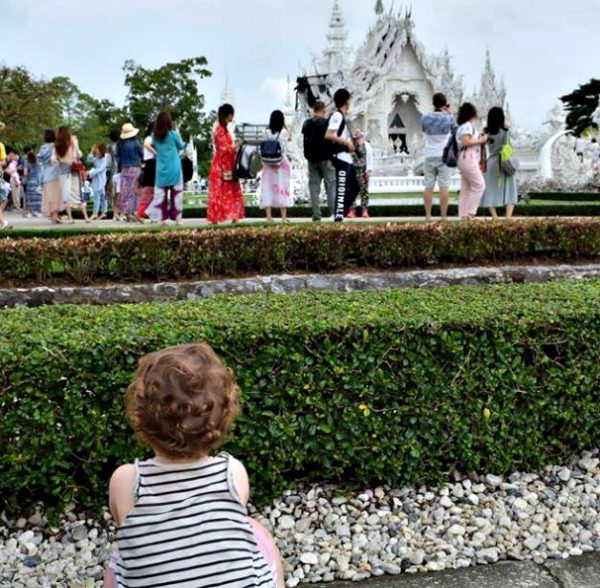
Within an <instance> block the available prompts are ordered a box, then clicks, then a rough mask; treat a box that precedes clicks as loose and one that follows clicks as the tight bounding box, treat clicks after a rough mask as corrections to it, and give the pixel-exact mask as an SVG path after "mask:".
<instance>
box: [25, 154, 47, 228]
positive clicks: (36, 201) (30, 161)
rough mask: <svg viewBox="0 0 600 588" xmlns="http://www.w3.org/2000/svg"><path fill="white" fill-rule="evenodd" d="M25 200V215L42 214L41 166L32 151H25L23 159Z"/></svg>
mask: <svg viewBox="0 0 600 588" xmlns="http://www.w3.org/2000/svg"><path fill="white" fill-rule="evenodd" d="M23 182H24V184H25V201H26V203H27V216H28V217H31V216H35V217H36V218H40V217H41V216H42V166H41V165H40V164H39V163H38V160H37V157H36V155H35V153H34V152H33V151H29V152H28V153H27V159H26V161H25V175H24V179H23Z"/></svg>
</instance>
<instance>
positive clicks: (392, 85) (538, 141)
mask: <svg viewBox="0 0 600 588" xmlns="http://www.w3.org/2000/svg"><path fill="white" fill-rule="evenodd" d="M388 3H389V0H388V1H387V2H386V1H385V0H376V3H375V14H374V21H373V23H372V25H371V27H370V29H369V31H368V32H367V36H366V38H365V40H364V42H363V43H362V45H361V46H360V47H359V48H358V50H357V51H356V52H353V51H352V49H351V48H350V47H349V44H348V31H347V29H346V23H345V20H344V14H343V11H342V8H341V4H340V0H333V10H332V14H331V19H330V21H329V29H328V32H327V41H326V45H325V48H324V50H323V51H322V53H321V54H320V55H318V56H315V57H314V58H313V63H312V67H311V68H310V69H309V70H306V71H304V72H303V74H302V75H301V76H300V77H299V78H298V80H297V84H298V85H297V88H296V91H297V96H298V100H297V102H296V105H295V106H294V105H293V104H292V101H291V97H290V96H289V95H288V99H287V104H286V105H285V108H284V110H285V114H286V117H287V119H288V123H289V124H290V126H291V128H292V130H293V132H292V134H293V136H294V139H295V141H294V144H293V146H292V148H291V150H290V155H291V157H292V160H293V161H292V162H293V178H294V180H295V181H294V191H295V194H296V197H297V198H298V199H301V200H302V199H305V198H306V182H305V161H304V158H303V157H302V145H301V143H302V134H301V128H302V124H303V122H304V120H306V118H307V117H309V116H310V115H311V110H312V105H313V104H314V102H315V101H316V100H321V101H323V102H324V103H325V104H326V105H327V106H328V107H329V109H330V110H333V94H334V93H335V91H336V90H337V89H339V88H342V87H345V88H347V89H348V90H349V91H350V92H351V94H352V109H351V112H350V114H349V118H350V119H351V122H352V125H353V126H354V127H356V128H361V129H362V130H363V131H364V132H365V134H366V137H367V139H368V140H369V141H370V142H371V144H372V145H373V147H374V149H375V153H376V158H375V161H376V164H375V170H374V171H375V174H374V175H375V177H374V178H372V181H371V190H372V192H374V193H377V192H418V191H422V189H423V177H422V166H423V147H424V137H423V133H422V130H421V115H422V114H423V113H424V112H427V111H429V110H431V108H432V99H433V95H434V94H435V93H436V92H443V93H444V94H445V95H446V97H447V98H448V101H449V102H450V104H451V106H452V107H453V108H454V110H455V111H457V110H458V107H459V105H460V104H461V103H463V102H466V101H469V102H472V103H473V104H475V106H476V107H477V109H478V111H479V113H480V116H481V118H482V120H485V116H486V115H487V112H488V111H489V109H490V108H491V107H493V106H500V107H503V108H504V110H505V112H506V113H507V119H508V120H509V121H510V122H511V124H512V131H513V133H512V134H513V142H514V143H515V147H516V149H517V156H518V157H519V160H520V162H521V170H520V172H519V174H520V178H521V181H522V182H523V181H524V182H538V183H539V182H542V181H550V180H552V181H553V182H555V183H556V181H557V178H559V179H561V178H562V179H561V181H564V182H565V183H566V184H569V185H574V184H576V183H577V182H580V183H581V182H584V181H587V180H585V178H584V175H585V174H583V170H582V168H581V166H580V165H576V162H575V157H574V156H573V154H572V141H573V139H572V137H570V136H568V133H566V132H565V117H564V112H563V111H562V107H559V108H558V111H557V110H556V108H555V109H554V110H552V111H551V112H550V113H549V115H548V116H549V121H548V123H547V124H546V126H545V127H544V128H543V129H540V130H539V131H536V132H532V131H523V130H521V129H520V128H519V127H518V125H517V124H516V121H512V120H510V119H511V116H510V109H509V104H508V100H507V91H506V87H505V84H504V80H503V79H502V78H501V77H498V75H497V74H496V72H495V71H494V68H493V65H492V58H491V55H490V52H489V50H488V51H487V52H484V49H483V48H482V58H483V71H482V75H481V82H480V84H479V87H478V88H475V89H474V90H472V91H470V92H469V91H467V89H466V88H465V84H464V80H463V76H461V75H459V74H457V73H456V71H455V69H454V66H453V63H452V58H451V56H450V54H449V52H448V50H446V51H444V52H443V53H441V54H439V55H435V54H431V53H429V52H427V50H426V48H425V47H424V46H423V45H422V44H421V43H420V42H419V40H418V38H417V36H416V33H415V22H414V20H413V17H412V10H410V9H404V10H403V9H400V10H399V11H394V10H393V9H389V10H386V4H388ZM392 4H393V3H392ZM586 173H587V172H586ZM588 176H589V173H587V176H586V177H588ZM458 187H459V178H458V174H457V176H456V178H455V180H454V182H453V186H452V188H453V189H455V190H456V189H458Z"/></svg>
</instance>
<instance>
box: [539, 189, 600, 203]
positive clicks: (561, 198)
mask: <svg viewBox="0 0 600 588" xmlns="http://www.w3.org/2000/svg"><path fill="white" fill-rule="evenodd" d="M528 197H529V199H530V200H545V201H547V202H595V203H596V204H600V192H530V193H529V196H528Z"/></svg>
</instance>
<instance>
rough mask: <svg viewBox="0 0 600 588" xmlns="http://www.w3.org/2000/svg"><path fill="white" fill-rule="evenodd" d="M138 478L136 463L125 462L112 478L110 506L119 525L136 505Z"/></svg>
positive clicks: (109, 492) (109, 493)
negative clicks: (135, 495)
mask: <svg viewBox="0 0 600 588" xmlns="http://www.w3.org/2000/svg"><path fill="white" fill-rule="evenodd" d="M136 478H137V471H136V467H135V465H134V464H125V465H122V466H120V467H118V468H117V469H116V470H115V471H114V473H113V475H112V476H111V478H110V485H109V491H108V495H109V506H110V511H111V513H112V515H113V518H114V519H115V520H116V522H117V524H118V525H120V524H122V523H123V521H124V520H125V517H126V516H127V513H129V511H130V510H131V509H132V508H133V506H134V503H135V499H134V490H135V484H136Z"/></svg>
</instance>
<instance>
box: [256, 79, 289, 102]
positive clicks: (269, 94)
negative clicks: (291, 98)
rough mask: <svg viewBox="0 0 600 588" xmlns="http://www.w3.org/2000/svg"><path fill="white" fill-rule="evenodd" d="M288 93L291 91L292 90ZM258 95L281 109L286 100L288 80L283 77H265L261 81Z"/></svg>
mask: <svg viewBox="0 0 600 588" xmlns="http://www.w3.org/2000/svg"><path fill="white" fill-rule="evenodd" d="M290 83H291V82H290ZM290 91H293V88H291V90H290ZM258 93H259V95H260V96H264V97H265V98H266V99H268V100H270V101H271V102H273V103H277V104H280V108H281V107H283V106H284V105H285V103H286V102H287V98H288V79H287V78H285V77H272V76H267V77H266V78H265V79H264V80H263V83H262V85H261V87H260V90H259V91H258Z"/></svg>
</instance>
